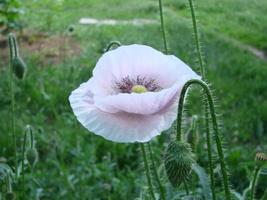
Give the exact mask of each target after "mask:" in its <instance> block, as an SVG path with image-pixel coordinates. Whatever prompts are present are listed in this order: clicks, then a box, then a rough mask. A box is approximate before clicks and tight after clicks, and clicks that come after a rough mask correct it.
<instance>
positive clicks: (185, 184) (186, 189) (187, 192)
mask: <svg viewBox="0 0 267 200" xmlns="http://www.w3.org/2000/svg"><path fill="white" fill-rule="evenodd" d="M184 188H185V191H186V195H189V189H188V186H187V183H186V181H184Z"/></svg>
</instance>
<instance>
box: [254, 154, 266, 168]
mask: <svg viewBox="0 0 267 200" xmlns="http://www.w3.org/2000/svg"><path fill="white" fill-rule="evenodd" d="M255 161H256V165H257V166H258V167H262V166H263V165H265V164H266V163H267V155H266V154H265V153H262V152H258V153H256V156H255Z"/></svg>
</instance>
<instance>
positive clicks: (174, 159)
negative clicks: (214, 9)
mask: <svg viewBox="0 0 267 200" xmlns="http://www.w3.org/2000/svg"><path fill="white" fill-rule="evenodd" d="M194 162H195V161H194V156H193V154H192V151H191V148H190V144H188V143H186V142H180V141H175V142H171V143H170V144H169V145H168V147H167V150H166V152H165V159H164V164H165V169H166V173H167V176H168V179H169V181H170V182H171V184H172V186H173V187H178V186H179V185H180V184H181V183H183V182H184V181H186V180H187V179H188V177H189V175H190V173H191V170H192V164H193V163H194Z"/></svg>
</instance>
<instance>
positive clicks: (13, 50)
mask: <svg viewBox="0 0 267 200" xmlns="http://www.w3.org/2000/svg"><path fill="white" fill-rule="evenodd" d="M8 42H9V50H10V60H9V88H10V99H11V134H12V139H13V151H14V157H15V172H16V175H17V167H18V159H17V141H16V133H15V98H14V85H13V69H12V62H13V58H14V53H15V54H17V50H16V47H15V46H14V36H13V34H10V35H9V37H8Z"/></svg>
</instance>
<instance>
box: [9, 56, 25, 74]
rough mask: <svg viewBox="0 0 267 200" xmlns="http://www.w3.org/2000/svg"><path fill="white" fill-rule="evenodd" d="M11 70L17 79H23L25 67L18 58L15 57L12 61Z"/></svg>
mask: <svg viewBox="0 0 267 200" xmlns="http://www.w3.org/2000/svg"><path fill="white" fill-rule="evenodd" d="M12 68H13V71H14V73H15V75H16V77H17V78H18V79H23V78H24V77H25V74H26V72H27V66H26V64H25V63H24V61H23V60H22V59H21V58H20V57H15V58H14V59H13V60H12Z"/></svg>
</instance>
